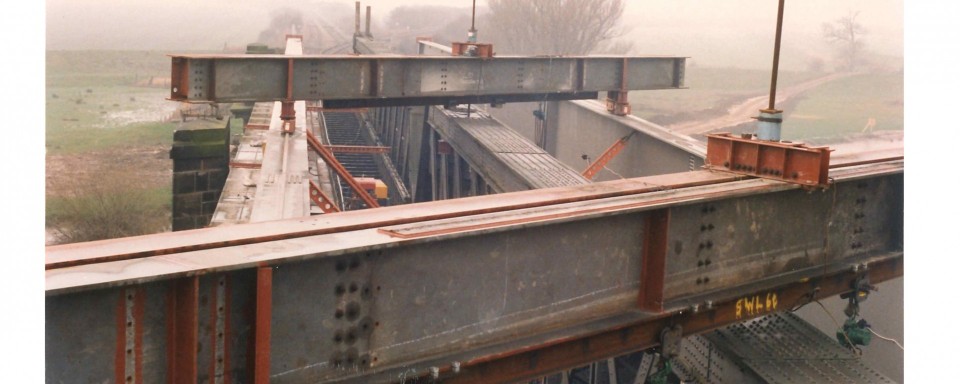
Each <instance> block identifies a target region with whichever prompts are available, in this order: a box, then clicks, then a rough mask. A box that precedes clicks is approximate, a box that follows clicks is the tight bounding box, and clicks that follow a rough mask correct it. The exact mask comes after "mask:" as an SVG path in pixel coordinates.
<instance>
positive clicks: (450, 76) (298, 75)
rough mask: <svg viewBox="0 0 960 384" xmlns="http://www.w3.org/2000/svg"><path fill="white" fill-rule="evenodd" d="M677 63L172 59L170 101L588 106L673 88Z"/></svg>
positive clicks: (679, 81) (680, 65) (679, 73)
mask: <svg viewBox="0 0 960 384" xmlns="http://www.w3.org/2000/svg"><path fill="white" fill-rule="evenodd" d="M685 62H686V58H683V57H622V56H556V57H553V56H500V57H495V58H471V57H457V56H396V55H364V56H346V55H342V56H341V55H324V56H308V55H303V56H288V55H174V56H172V74H171V77H172V81H171V86H170V99H171V100H175V101H183V102H193V103H209V102H216V103H229V102H245V101H290V100H323V105H324V107H325V108H358V107H387V106H403V105H456V104H469V103H472V104H487V103H493V104H502V103H506V102H519V101H548V100H577V99H596V98H597V97H598V95H599V92H603V91H616V92H621V93H626V91H627V90H650V89H676V88H682V87H683V76H684V65H685ZM334 74H335V75H334ZM507 74H511V75H507Z"/></svg>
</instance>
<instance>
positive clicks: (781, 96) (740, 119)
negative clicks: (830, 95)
mask: <svg viewBox="0 0 960 384" xmlns="http://www.w3.org/2000/svg"><path fill="white" fill-rule="evenodd" d="M850 75H851V74H850V73H834V74H830V75H827V76H823V77H818V78H816V79H813V80H809V81H806V82H803V83H800V84H796V85H792V86H789V87H783V88H780V89H778V90H777V103H778V105H779V103H781V102H784V101H787V100H788V99H790V98H791V97H793V96H796V95H798V94H800V93H803V92H806V91H808V90H810V89H813V88H816V87H818V86H820V85H823V84H826V83H828V82H831V81H834V80H837V79H841V78H844V77H847V76H850ZM768 97H769V94H763V95H760V96H755V97H751V98H749V99H747V100H744V101H743V102H741V103H739V104H736V105H734V106H732V107H730V108H729V109H728V110H727V114H726V115H723V116H719V117H716V118H713V119H709V120H691V121H685V122H681V123H677V124H671V125H668V126H667V128H668V129H670V130H672V131H674V132H677V133H683V134H686V135H696V134H705V133H707V132H710V131H715V130H719V129H724V128H727V127H733V126H736V125H740V124H743V123H749V122H751V121H753V118H752V117H753V116H757V115H758V114H759V110H760V109H764V108H766V107H767V102H768Z"/></svg>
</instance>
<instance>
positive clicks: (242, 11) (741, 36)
mask: <svg viewBox="0 0 960 384" xmlns="http://www.w3.org/2000/svg"><path fill="white" fill-rule="evenodd" d="M462 3H463V4H462V5H461V4H459V3H457V2H449V1H446V2H445V1H436V0H420V1H390V0H367V1H363V2H362V5H363V6H364V7H365V6H367V5H370V6H372V10H373V12H372V13H373V24H374V26H373V29H374V31H375V32H376V33H375V35H376V36H377V37H378V38H384V39H388V38H389V35H390V33H389V31H384V29H385V27H384V25H385V24H386V20H387V19H388V17H389V16H390V12H391V11H392V10H393V9H395V8H397V7H402V6H414V5H431V6H443V7H449V8H462V10H463V12H464V14H465V15H469V7H470V4H471V1H469V0H467V1H462ZM46 4H47V6H46V20H47V23H46V24H47V25H46V49H47V50H150V51H166V52H171V53H172V52H177V51H222V50H223V49H224V48H225V47H232V48H235V47H244V46H246V45H247V44H249V43H254V42H258V39H259V38H260V37H261V33H262V32H263V31H264V30H266V29H267V28H268V27H269V26H270V24H271V21H272V20H273V18H274V16H275V15H276V14H277V13H279V12H283V10H285V9H292V10H296V11H298V12H301V13H302V14H303V15H304V16H303V17H304V18H305V19H307V20H308V21H309V20H312V19H313V18H317V17H324V18H326V19H327V21H328V22H331V23H333V24H337V22H338V21H342V20H330V18H331V16H333V17H336V18H341V19H343V18H351V19H352V15H353V10H354V2H353V1H347V0H337V1H333V0H326V1H314V2H310V3H302V2H294V1H279V2H268V1H263V0H238V1H231V2H225V1H214V2H203V3H191V2H187V1H184V0H172V1H162V2H160V1H156V0H146V1H139V2H136V3H132V4H131V3H128V2H120V1H117V0H86V1H81V2H76V1H66V0H49V1H47V3H46ZM187 7H188V8H190V11H189V12H184V8H187ZM477 8H478V10H477V12H478V14H481V15H482V14H484V13H485V12H486V9H487V8H486V2H485V1H483V0H481V1H479V2H478V4H477ZM849 12H859V15H858V21H860V22H861V24H863V26H864V27H865V28H866V29H867V31H868V33H867V34H866V37H865V41H866V47H867V50H868V51H870V52H872V53H873V54H875V55H879V56H880V57H883V58H884V61H887V60H886V59H888V58H889V59H893V60H891V61H900V63H899V64H897V63H894V65H891V67H894V68H896V67H898V66H902V56H903V1H902V0H883V1H867V0H857V1H844V2H835V1H829V0H810V1H804V2H802V3H801V2H787V4H786V9H785V15H784V37H783V49H782V59H781V60H782V61H781V66H782V68H783V69H784V70H803V69H805V68H806V67H807V66H808V65H809V62H810V61H811V60H817V59H818V58H819V59H825V58H828V57H829V56H830V54H831V47H830V46H829V44H827V43H826V41H825V40H824V38H823V36H822V33H821V28H822V27H821V26H822V24H824V23H830V22H833V21H835V20H836V19H838V18H839V17H842V16H844V15H846V14H848V13H849ZM478 19H479V20H482V18H478ZM775 22H776V2H775V1H763V0H736V1H725V2H722V3H710V4H703V2H699V1H693V0H647V1H629V2H627V4H626V7H625V10H624V14H623V17H622V19H621V23H620V25H621V28H622V29H623V30H625V31H626V33H625V34H624V35H623V36H622V37H621V38H620V39H621V40H625V41H631V42H633V49H632V51H631V52H629V53H630V54H633V55H678V56H688V57H691V64H692V65H704V66H719V67H737V68H748V69H764V68H768V67H769V65H770V52H772V47H773V35H774V33H773V32H774V27H775ZM351 23H352V21H351ZM438 24H442V23H438ZM693 26H695V27H693ZM351 27H352V26H351ZM477 27H478V29H479V30H480V32H479V37H480V40H481V41H482V40H483V38H484V25H482V24H478V26H477ZM341 28H344V26H343V23H342V24H341ZM468 28H469V25H465V26H464V28H463V29H464V38H466V29H468ZM344 32H345V33H349V32H350V31H349V30H348V31H344ZM265 43H268V44H269V43H271V42H265ZM281 43H282V41H277V42H272V44H274V45H279V44H281Z"/></svg>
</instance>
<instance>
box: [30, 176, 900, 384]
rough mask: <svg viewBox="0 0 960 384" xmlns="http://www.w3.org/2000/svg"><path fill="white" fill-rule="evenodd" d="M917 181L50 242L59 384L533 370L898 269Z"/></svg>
mask: <svg viewBox="0 0 960 384" xmlns="http://www.w3.org/2000/svg"><path fill="white" fill-rule="evenodd" d="M902 172H903V162H902V161H885V162H879V163H871V164H861V165H854V166H842V165H837V166H836V167H835V168H833V170H832V172H831V177H833V179H834V183H833V184H832V185H831V186H830V188H829V189H826V190H815V191H810V190H804V189H802V188H801V187H800V186H798V185H795V184H788V183H784V182H779V181H773V180H764V179H753V178H747V177H745V176H738V175H731V174H729V173H724V172H715V171H697V172H687V173H683V174H671V175H662V176H654V177H646V178H637V179H626V180H619V181H612V182H604V183H596V184H590V185H583V186H574V187H563V188H553V189H543V190H533V191H525V192H516V193H510V194H499V195H491V196H478V197H472V198H466V199H459V200H453V201H441V202H432V203H421V204H411V205H404V206H396V207H387V208H381V209H377V210H364V211H354V212H342V213H335V214H328V215H322V216H318V217H312V218H303V219H291V220H282V221H275V222H269V223H255V224H243V225H235V226H231V227H228V228H207V229H199V230H192V231H184V232H177V233H166V234H159V235H151V236H141V237H134V238H127V239H117V240H108V241H99V242H92V243H86V244H73V245H63V246H53V247H48V248H47V262H46V263H47V271H46V291H47V298H46V302H47V304H46V308H47V310H46V313H47V319H46V330H47V345H46V351H47V352H46V353H47V355H46V359H47V377H48V379H49V380H52V381H57V380H69V381H96V382H102V381H104V380H117V381H120V382H123V381H124V380H126V377H127V376H129V377H130V378H131V379H130V380H131V382H162V381H168V382H196V381H204V380H211V381H221V380H224V378H227V377H228V376H229V377H230V378H233V380H242V381H253V382H266V381H267V380H269V381H271V382H280V383H283V382H304V381H310V382H391V381H400V380H402V379H405V378H415V377H426V378H428V379H430V377H432V376H435V377H436V378H437V379H440V380H447V381H451V382H509V381H515V380H522V379H527V378H531V377H536V376H537V375H543V374H548V373H551V372H555V371H559V370H562V369H564V368H566V367H570V366H575V365H577V364H583V363H588V362H590V361H596V360H598V359H601V358H607V357H611V356H616V355H619V354H623V353H626V352H630V351H636V350H641V349H644V348H648V347H651V346H654V345H656V344H657V343H658V342H659V341H658V340H659V335H660V331H661V330H662V329H664V328H667V327H671V328H673V327H675V326H680V329H682V333H683V335H689V334H696V333H699V332H703V331H707V330H710V329H714V328H717V327H720V326H723V325H726V324H730V323H733V322H739V321H744V320H746V319H749V318H753V317H757V316H761V315H765V314H767V313H770V312H773V311H782V310H788V309H790V308H792V307H794V306H796V305H800V304H803V303H806V302H809V301H811V300H815V299H818V298H822V297H826V296H830V295H835V294H838V293H842V292H847V291H850V290H852V287H853V286H854V284H855V283H856V282H857V281H859V280H862V279H863V278H868V279H869V281H870V282H871V283H878V282H881V281H884V280H887V279H890V278H894V277H897V276H901V275H902V273H903V247H902V243H903V241H902V240H903V235H902V229H903V223H902V214H903V175H902ZM558 265H563V266H564V268H555V267H553V266H558ZM170 367H176V368H177V369H176V370H170ZM227 381H229V380H227Z"/></svg>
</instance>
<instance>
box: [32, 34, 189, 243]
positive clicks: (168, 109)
mask: <svg viewBox="0 0 960 384" xmlns="http://www.w3.org/2000/svg"><path fill="white" fill-rule="evenodd" d="M46 57H47V60H46V95H45V96H46V100H45V105H46V113H45V114H46V116H45V123H46V124H45V127H46V128H45V130H46V136H45V143H46V159H47V161H46V163H47V164H46V173H47V175H46V177H47V183H46V184H47V188H46V193H45V195H46V212H45V218H46V219H47V222H48V223H51V220H57V219H63V218H64V217H65V216H66V215H68V214H70V212H69V209H66V208H67V207H68V203H67V202H66V200H65V199H68V198H70V197H69V196H74V195H73V194H72V191H68V190H65V189H64V188H70V189H78V188H79V189H83V188H88V187H90V186H92V185H93V184H94V183H104V182H110V183H112V185H117V186H119V187H121V188H125V189H127V190H128V191H129V192H130V193H131V194H135V195H136V196H137V197H138V198H139V199H140V201H141V202H142V204H144V206H145V208H146V210H147V211H150V212H161V213H160V214H159V215H160V216H164V217H165V218H160V219H158V220H154V221H156V222H157V223H158V224H157V225H155V227H156V230H162V229H163V228H164V227H165V226H164V225H163V224H164V223H166V224H167V225H168V224H169V214H170V202H171V188H170V182H171V178H172V177H171V176H170V168H171V162H170V160H169V158H168V156H167V155H166V152H167V151H168V150H169V147H170V144H171V142H172V140H173V131H174V130H175V129H176V128H177V126H178V124H179V122H177V121H170V118H171V117H172V116H173V115H174V113H175V112H176V110H177V104H176V103H174V102H170V101H167V100H165V97H167V92H168V91H167V89H166V87H149V86H146V84H147V83H148V82H149V80H150V78H151V77H156V78H161V77H164V76H166V77H169V68H168V67H169V58H167V57H166V56H165V55H164V54H163V53H162V52H119V51H69V52H58V51H49V52H47V56H46ZM138 84H140V85H138ZM118 168H135V169H136V170H137V172H138V173H137V174H136V175H134V176H130V175H129V173H128V172H120V171H118ZM91 189H92V188H91Z"/></svg>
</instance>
